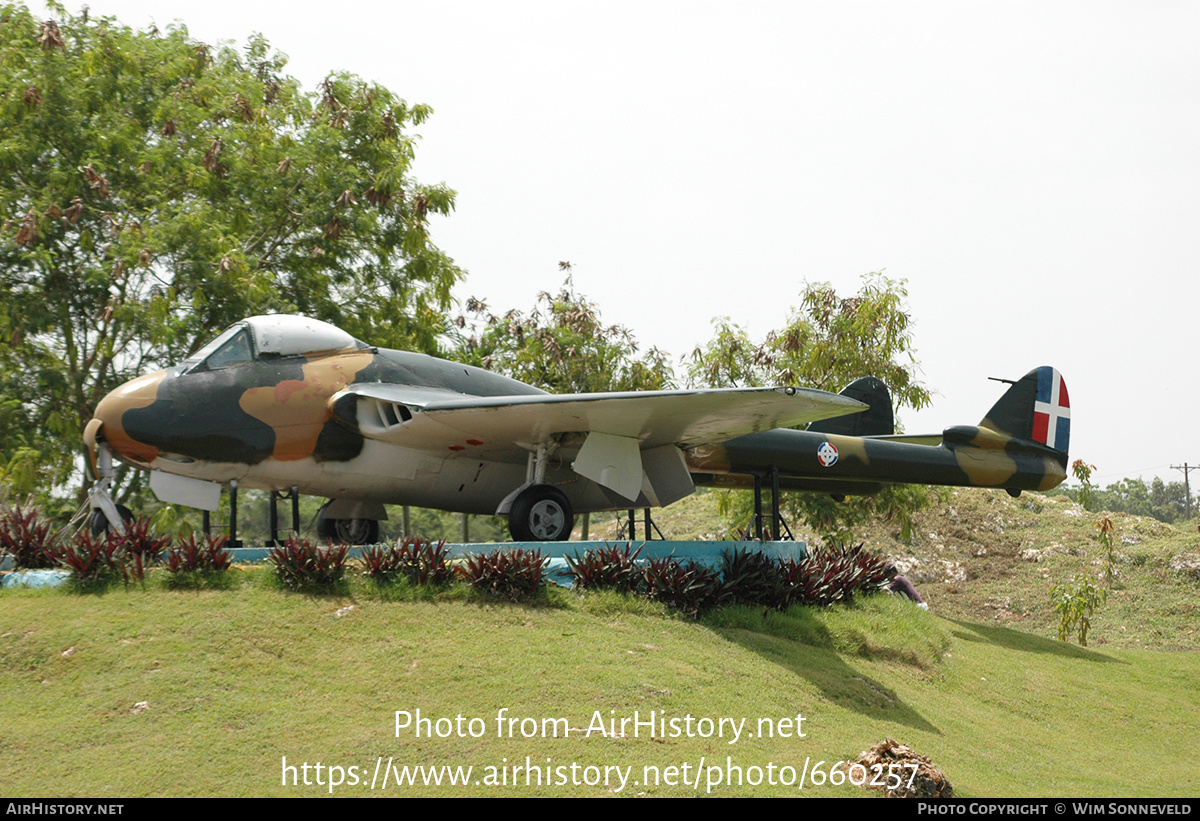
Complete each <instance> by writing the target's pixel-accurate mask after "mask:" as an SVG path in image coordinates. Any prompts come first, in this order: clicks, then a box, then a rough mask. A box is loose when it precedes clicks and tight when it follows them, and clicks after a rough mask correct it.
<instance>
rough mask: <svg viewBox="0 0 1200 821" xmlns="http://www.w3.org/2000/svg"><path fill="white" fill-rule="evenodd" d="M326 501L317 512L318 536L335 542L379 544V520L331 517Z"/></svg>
mask: <svg viewBox="0 0 1200 821" xmlns="http://www.w3.org/2000/svg"><path fill="white" fill-rule="evenodd" d="M327 507H329V503H328V502H326V503H325V504H324V505H322V506H321V510H320V511H319V512H318V513H317V536H318V537H319V538H322V539H328V540H329V541H331V542H333V543H334V544H352V545H362V544H378V542H379V522H377V521H375V520H374V519H329V518H326V516H325V508H327Z"/></svg>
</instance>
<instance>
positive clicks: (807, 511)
mask: <svg viewBox="0 0 1200 821" xmlns="http://www.w3.org/2000/svg"><path fill="white" fill-rule="evenodd" d="M907 296H908V291H907V290H906V288H905V283H904V281H903V280H892V279H888V278H887V277H885V276H883V274H882V273H871V274H867V275H866V276H864V277H863V279H862V286H861V288H860V289H859V291H858V293H856V294H855V295H854V296H850V297H841V296H838V294H837V292H836V291H835V290H834V288H833V286H832V285H830V284H828V283H815V284H807V285H806V286H805V288H804V290H803V291H802V292H801V294H800V306H799V307H798V308H796V309H795V310H793V312H792V314H791V316H790V318H789V320H788V323H787V325H786V326H784V327H783V328H781V329H779V330H775V331H771V332H770V333H768V334H767V336H766V338H765V339H764V340H763V341H762V342H761V343H756V342H754V341H753V340H751V339H750V337H749V336H748V335H747V334H746V332H745V331H744V330H742V329H741V328H739V327H738V326H736V325H733V324H732V323H730V321H729V320H728V319H721V320H716V321H715V323H714V325H715V335H714V336H713V338H712V340H711V341H710V342H709V343H708V344H707V345H704V346H700V347H697V348H696V349H695V350H694V351H693V352H692V355H691V357H690V358H689V362H688V371H687V373H688V382H689V383H690V384H692V385H695V386H707V387H714V388H724V387H755V386H767V385H801V386H805V387H812V388H819V389H821V390H827V391H838V390H841V389H842V388H843V387H845V386H846V385H847V384H849V383H850V382H852V381H854V380H855V379H857V378H859V377H862V376H875V377H878V378H879V379H882V380H883V381H884V382H885V383H886V384H887V385H888V387H889V388H890V389H891V392H892V402H893V404H894V406H895V407H896V408H901V407H910V408H914V409H919V408H923V407H925V406H926V405H928V404H929V402H930V399H931V395H930V392H929V389H928V388H926V387H925V386H924V385H922V384H921V383H920V381H919V380H918V378H917V370H918V365H917V360H916V353H915V350H914V348H913V339H912V331H911V328H910V325H911V318H910V317H909V314H908V310H907V306H906V304H905V299H906V298H907ZM928 499H929V492H928V491H927V490H926V489H925V488H924V487H919V486H912V485H889V486H886V487H885V488H884V490H883V491H881V492H880V493H878V494H876V495H874V496H864V497H848V498H847V499H846V501H844V502H837V501H835V500H833V499H832V498H831V497H830V496H829V495H827V494H809V493H795V494H789V495H788V496H786V497H785V499H784V506H783V507H784V511H785V515H787V516H788V517H789V518H793V519H799V520H802V521H804V522H805V523H807V524H808V526H809V527H811V528H812V529H813V530H814V531H816V532H817V533H818V534H820V535H821V536H822V537H823V538H824V539H826V540H828V541H839V542H846V541H849V540H851V539H853V538H854V537H855V534H856V531H858V530H859V529H860V528H861V527H862V526H863V524H865V523H866V522H867V521H868V520H870V519H873V518H878V517H883V518H885V519H887V520H888V521H895V522H896V523H897V524H898V526H899V530H900V533H901V536H902V537H903V538H909V537H910V535H911V528H912V514H913V513H914V512H916V511H917V510H919V509H920V508H921V507H923V506H924V505H926V504H928ZM725 509H726V511H727V515H728V516H729V518H730V523H731V524H732V525H734V526H743V525H744V523H745V522H746V521H747V520H748V519H749V513H750V510H751V501H750V497H749V494H746V493H736V494H730V495H729V496H727V504H726V506H725Z"/></svg>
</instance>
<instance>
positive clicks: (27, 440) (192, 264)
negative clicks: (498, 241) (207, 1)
mask: <svg viewBox="0 0 1200 821" xmlns="http://www.w3.org/2000/svg"><path fill="white" fill-rule="evenodd" d="M51 10H52V13H53V14H54V15H56V17H57V18H58V19H57V20H46V21H39V20H37V19H35V18H34V17H33V16H32V15H31V14H30V12H29V11H28V9H27V8H25V7H24V6H21V5H6V6H3V7H0V69H2V70H0V220H2V224H0V369H3V372H4V373H5V374H6V376H5V378H4V379H3V381H0V391H2V392H3V393H2V394H0V406H2V407H4V408H5V410H6V416H7V414H8V413H14V414H15V416H11V417H8V418H9V419H16V420H17V422H16V423H12V424H10V423H9V422H6V423H5V425H4V426H3V427H0V434H2V435H4V437H5V438H4V439H3V440H0V468H3V469H5V470H6V472H7V473H8V474H9V475H10V476H16V475H21V474H22V470H24V471H25V472H26V473H27V472H28V468H29V467H30V466H31V465H32V466H34V467H36V468H38V469H40V470H42V471H45V472H46V474H47V477H48V478H49V479H50V480H51V482H53V483H55V484H59V485H62V484H63V483H65V482H66V481H68V479H69V476H70V475H71V474H72V471H73V470H75V468H76V463H77V460H76V458H75V454H76V453H78V451H79V444H78V443H79V437H80V433H81V431H82V428H83V426H84V425H85V424H86V422H87V421H88V419H89V418H90V417H91V414H92V409H93V408H94V407H95V405H96V403H97V402H98V401H99V400H100V399H101V398H102V397H103V396H104V395H105V394H106V393H107V392H108V391H110V390H111V389H112V388H113V387H115V386H116V385H117V384H119V383H120V382H122V381H123V380H125V379H127V378H129V377H130V376H132V375H134V374H136V373H139V372H144V371H145V370H147V369H150V368H154V367H159V366H162V365H164V364H166V363H169V362H172V361H178V360H179V359H181V358H183V357H184V356H185V355H186V354H188V353H189V352H191V350H192V349H194V347H195V346H196V345H198V344H200V343H202V342H203V341H205V339H206V338H207V337H209V336H211V335H212V334H213V332H215V331H217V330H219V329H221V328H223V327H225V326H226V325H228V324H230V323H231V322H234V321H236V320H238V319H241V318H243V317H245V316H248V315H253V314H256V313H266V312H281V311H286V312H300V313H305V314H308V315H310V316H314V317H316V318H319V319H323V320H326V321H330V322H333V323H335V324H338V325H340V326H341V327H343V328H345V329H346V330H347V331H349V332H351V333H353V334H355V335H356V336H359V337H361V338H365V339H369V340H371V341H373V342H378V343H380V344H389V345H394V346H396V347H411V348H417V349H425V350H432V349H434V348H435V347H436V340H437V338H438V336H439V334H440V333H442V332H443V330H444V324H445V323H444V319H443V317H444V316H445V309H446V307H447V306H448V304H449V298H450V288H451V287H452V285H453V284H454V282H455V281H457V280H458V279H459V278H460V277H461V275H462V274H461V271H460V270H459V269H458V268H457V267H456V266H455V265H454V264H453V262H452V261H451V260H450V259H449V258H448V257H447V256H446V255H445V254H444V253H442V252H441V251H440V250H438V249H437V248H436V247H435V246H434V245H433V244H432V242H431V241H430V239H429V232H428V222H429V218H430V216H431V215H433V214H447V213H449V212H450V211H451V210H452V208H453V205H454V192H453V191H451V190H450V189H449V188H447V187H446V186H444V185H424V184H421V183H419V182H417V181H416V180H414V179H412V178H411V177H410V175H409V169H410V166H411V164H412V160H413V150H414V142H415V140H416V136H415V135H414V134H412V133H411V129H412V128H413V127H415V126H418V125H420V124H421V123H422V122H423V121H424V120H425V119H426V117H428V116H429V114H430V109H429V108H428V107H426V106H423V105H411V106H410V105H408V104H407V103H405V102H404V101H403V100H401V99H399V98H398V97H397V96H396V95H394V94H393V93H392V92H390V91H388V90H387V89H386V88H382V87H380V86H378V85H374V84H371V83H367V82H364V81H363V80H360V79H358V78H356V77H353V76H351V75H348V74H331V75H329V76H328V77H327V78H326V79H325V81H324V82H323V83H322V84H321V85H320V87H319V89H318V90H316V91H315V92H306V91H304V90H303V89H301V87H300V86H299V84H298V82H297V81H296V80H295V79H294V78H292V77H289V76H287V75H285V74H284V73H283V69H284V66H285V63H286V58H285V57H284V56H283V55H281V54H279V53H278V52H274V51H272V50H271V48H270V47H269V45H268V44H267V42H266V40H264V39H263V38H262V37H261V36H257V35H256V36H255V37H253V38H251V40H250V41H249V43H248V44H247V45H246V46H245V48H244V49H243V50H241V51H240V52H239V51H237V50H235V49H233V48H231V47H228V46H223V47H220V48H217V49H214V48H211V47H209V46H207V45H205V44H203V43H199V42H196V41H195V40H193V39H191V38H190V37H189V36H188V33H187V31H186V29H184V28H182V27H172V28H169V29H168V30H167V31H165V32H162V31H159V30H157V29H155V28H153V27H152V28H151V29H150V30H148V31H142V32H139V31H133V30H131V29H129V28H127V27H125V26H122V25H120V24H119V23H118V22H117V21H115V20H114V19H112V18H101V19H93V18H89V16H88V14H87V12H86V7H85V11H84V12H83V13H82V14H80V15H78V16H72V15H69V14H68V13H67V12H66V11H65V10H64V9H63V8H62V7H61V6H59V5H56V4H53V5H51ZM18 424H19V429H20V431H22V435H21V436H14V435H12V431H11V430H10V428H11V427H17V426H18ZM14 460H17V462H22V460H23V462H22V464H16V463H14ZM22 465H23V467H22Z"/></svg>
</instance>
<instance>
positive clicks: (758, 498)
mask: <svg viewBox="0 0 1200 821" xmlns="http://www.w3.org/2000/svg"><path fill="white" fill-rule="evenodd" d="M754 538H755V539H758V540H759V541H760V542H761V541H762V540H763V505H762V477H761V476H759V475H758V474H757V473H756V474H754Z"/></svg>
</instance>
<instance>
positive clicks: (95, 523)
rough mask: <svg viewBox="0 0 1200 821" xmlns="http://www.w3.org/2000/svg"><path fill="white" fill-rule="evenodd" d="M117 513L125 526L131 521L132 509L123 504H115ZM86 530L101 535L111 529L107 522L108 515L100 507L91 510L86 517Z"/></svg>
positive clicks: (132, 517)
mask: <svg viewBox="0 0 1200 821" xmlns="http://www.w3.org/2000/svg"><path fill="white" fill-rule="evenodd" d="M117 513H120V514H121V521H122V522H124V523H125V525H126V526H128V525H130V524H131V523H132V522H133V519H134V516H133V511H132V510H130V509H129V508H127V507H125V505H117ZM88 530H90V531H91V532H92V535H93V536H103V535H104V534H105V533H108V532H109V531H111V530H112V525H111V524H109V521H108V517H107V516H105V515H104V511H103V510H101V509H100V508H95V509H94V510H92V515H91V516H90V517H88Z"/></svg>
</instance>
